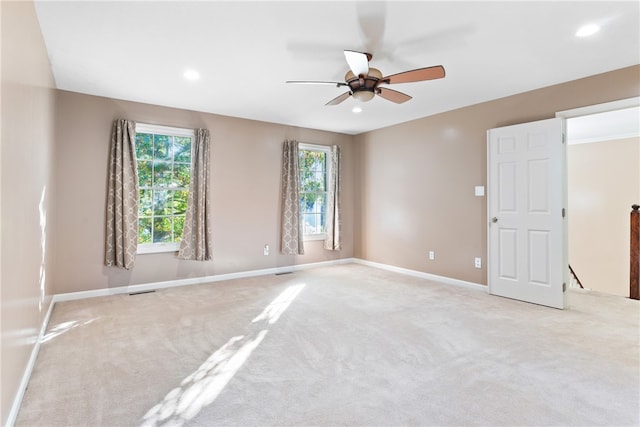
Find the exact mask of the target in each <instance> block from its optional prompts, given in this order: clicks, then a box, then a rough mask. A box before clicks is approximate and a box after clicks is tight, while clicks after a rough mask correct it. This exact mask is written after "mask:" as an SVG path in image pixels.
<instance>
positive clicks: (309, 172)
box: [298, 144, 331, 240]
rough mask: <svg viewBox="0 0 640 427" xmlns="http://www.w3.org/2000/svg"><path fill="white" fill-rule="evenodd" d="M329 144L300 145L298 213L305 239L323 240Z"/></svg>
mask: <svg viewBox="0 0 640 427" xmlns="http://www.w3.org/2000/svg"><path fill="white" fill-rule="evenodd" d="M330 153H331V151H330V147H325V146H322V145H311V144H300V145H299V147H298V155H299V157H300V213H301V216H302V230H303V234H304V238H305V240H314V239H324V238H325V232H326V217H327V178H328V176H329V175H328V168H329V165H330V164H331V162H330V161H329V159H330V157H329V156H330V155H331V154H330Z"/></svg>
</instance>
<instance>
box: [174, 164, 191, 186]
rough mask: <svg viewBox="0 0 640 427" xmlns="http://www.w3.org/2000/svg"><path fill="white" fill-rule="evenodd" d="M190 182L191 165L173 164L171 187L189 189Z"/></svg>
mask: <svg viewBox="0 0 640 427" xmlns="http://www.w3.org/2000/svg"><path fill="white" fill-rule="evenodd" d="M190 180H191V165H190V164H189V163H175V164H174V165H173V185H174V186H176V187H181V188H189V181H190Z"/></svg>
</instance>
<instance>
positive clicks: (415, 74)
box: [287, 50, 445, 105]
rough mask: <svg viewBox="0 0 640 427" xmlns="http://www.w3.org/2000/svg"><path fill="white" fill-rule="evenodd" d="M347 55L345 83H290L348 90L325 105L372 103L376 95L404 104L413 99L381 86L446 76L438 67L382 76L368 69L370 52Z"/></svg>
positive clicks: (348, 51) (349, 51) (375, 69)
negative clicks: (347, 66) (358, 102)
mask: <svg viewBox="0 0 640 427" xmlns="http://www.w3.org/2000/svg"><path fill="white" fill-rule="evenodd" d="M344 56H345V58H346V60H347V64H349V71H347V73H346V74H345V76H344V83H343V82H323V81H308V80H307V81H301V80H293V81H292V80H290V81H287V83H302V84H330V85H335V86H336V87H341V86H347V87H349V91H347V92H345V93H343V94H342V95H339V96H337V97H336V98H334V99H332V100H331V101H329V102H327V103H326V104H325V105H338V104H340V103H341V102H342V101H344V100H345V99H347V98H349V97H350V96H353V97H354V98H355V99H357V100H358V101H360V102H368V101H371V100H372V99H373V98H374V96H375V95H379V96H380V97H382V98H384V99H386V100H388V101H391V102H395V103H396V104H402V103H403V102H407V101H408V100H410V99H411V96H409V95H407V94H405V93H402V92H398V91H396V90H392V89H388V88H386V87H380V85H383V84H384V85H388V84H395V83H413V82H420V81H425V80H434V79H441V78H443V77H444V76H445V71H444V67H443V66H442V65H436V66H433V67H425V68H418V69H416V70H411V71H404V72H402V73H397V74H392V75H390V76H387V77H383V74H382V72H381V71H380V70H378V69H377V68H373V67H371V68H370V67H369V61H370V60H371V58H373V55H371V54H370V53H364V52H356V51H353V50H345V51H344Z"/></svg>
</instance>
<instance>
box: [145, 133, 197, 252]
mask: <svg viewBox="0 0 640 427" xmlns="http://www.w3.org/2000/svg"><path fill="white" fill-rule="evenodd" d="M135 131H136V140H137V137H138V133H150V134H154V135H167V136H173V137H175V136H179V137H189V138H191V152H190V157H189V162H190V164H189V180H191V173H192V172H193V171H192V170H191V168H192V166H193V161H192V159H193V142H194V140H195V131H194V130H193V129H188V128H179V127H171V126H162V125H154V124H149V123H137V122H136V127H135ZM136 148H137V147H136ZM172 162H175V159H173V158H172ZM137 163H138V159H137V158H136V167H137ZM138 185H139V183H138ZM186 190H187V192H189V191H190V188H187V189H186ZM138 191H140V189H139V190H138ZM138 194H139V193H138ZM139 220H140V212H138V221H139ZM152 224H153V223H152ZM152 226H153V225H152ZM180 243H181V241H178V242H159V243H138V246H137V249H136V254H138V255H143V254H154V253H163V252H177V251H178V250H179V249H180Z"/></svg>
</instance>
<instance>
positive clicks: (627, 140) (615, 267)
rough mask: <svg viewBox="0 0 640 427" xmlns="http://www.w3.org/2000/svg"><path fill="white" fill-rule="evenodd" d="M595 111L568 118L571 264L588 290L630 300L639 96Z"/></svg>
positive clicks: (638, 195) (639, 191)
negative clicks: (630, 215)
mask: <svg viewBox="0 0 640 427" xmlns="http://www.w3.org/2000/svg"><path fill="white" fill-rule="evenodd" d="M634 101H635V105H634ZM629 103H630V104H631V105H632V106H628V105H627V104H629ZM589 108H591V109H592V110H591V111H589V110H585V109H579V110H582V111H581V112H580V111H578V113H581V114H579V115H575V116H570V117H566V116H565V117H566V130H567V185H568V231H569V236H568V243H569V264H570V265H571V267H572V268H573V270H574V272H575V274H576V276H577V277H578V278H579V280H580V282H581V283H582V286H584V287H585V288H587V289H591V290H595V291H599V292H604V293H608V294H614V295H619V296H625V297H628V296H629V213H630V211H631V205H632V204H634V203H638V202H640V168H639V167H638V166H639V165H640V136H639V135H640V131H639V128H640V125H639V123H638V121H639V118H638V117H639V114H640V108H639V107H638V100H637V98H634V99H632V100H625V101H623V102H619V103H609V104H603V105H601V106H594V107H589ZM598 110H599V111H598ZM563 113H567V112H563ZM563 113H559V115H561V114H563Z"/></svg>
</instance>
